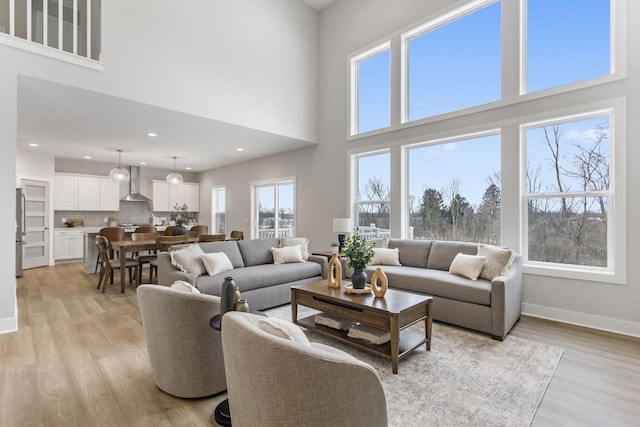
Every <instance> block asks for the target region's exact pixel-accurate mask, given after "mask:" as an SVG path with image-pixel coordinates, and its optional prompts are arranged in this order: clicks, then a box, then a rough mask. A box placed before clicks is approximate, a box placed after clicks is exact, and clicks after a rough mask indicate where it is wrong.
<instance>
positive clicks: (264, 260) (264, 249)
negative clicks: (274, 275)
mask: <svg viewBox="0 0 640 427" xmlns="http://www.w3.org/2000/svg"><path fill="white" fill-rule="evenodd" d="M237 243H238V248H239V249H240V253H241V254H242V259H243V260H244V265H245V267H251V266H254V265H260V264H273V256H272V255H271V248H277V247H279V246H280V239H252V240H238V242H237Z"/></svg>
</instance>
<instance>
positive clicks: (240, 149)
mask: <svg viewBox="0 0 640 427" xmlns="http://www.w3.org/2000/svg"><path fill="white" fill-rule="evenodd" d="M236 151H244V148H236Z"/></svg>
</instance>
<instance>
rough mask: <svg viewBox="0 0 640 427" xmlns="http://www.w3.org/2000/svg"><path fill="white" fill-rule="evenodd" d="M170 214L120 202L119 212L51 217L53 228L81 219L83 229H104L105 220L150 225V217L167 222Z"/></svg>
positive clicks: (61, 213)
mask: <svg viewBox="0 0 640 427" xmlns="http://www.w3.org/2000/svg"><path fill="white" fill-rule="evenodd" d="M170 213H171V212H152V210H151V203H145V202H123V201H121V202H120V211H119V212H106V211H100V212H96V211H55V212H54V216H53V221H54V227H55V228H60V227H66V224H64V223H63V222H62V218H66V219H67V220H70V219H81V220H83V221H84V226H85V227H105V226H107V225H108V223H106V222H105V221H104V219H105V218H109V217H115V218H117V219H116V222H117V223H118V224H151V219H152V216H153V215H155V216H157V217H166V218H167V221H168V220H169V214H170ZM191 215H193V216H194V218H193V220H194V222H195V223H197V221H198V214H197V213H195V212H194V213H192V214H191Z"/></svg>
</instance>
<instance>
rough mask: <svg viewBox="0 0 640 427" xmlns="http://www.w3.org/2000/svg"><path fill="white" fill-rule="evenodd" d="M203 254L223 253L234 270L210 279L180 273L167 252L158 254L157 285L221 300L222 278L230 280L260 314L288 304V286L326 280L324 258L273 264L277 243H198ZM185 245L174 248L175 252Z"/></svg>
mask: <svg viewBox="0 0 640 427" xmlns="http://www.w3.org/2000/svg"><path fill="white" fill-rule="evenodd" d="M197 245H199V246H200V248H202V250H203V252H205V253H213V252H224V253H225V254H226V255H227V257H228V258H229V260H230V261H231V264H232V265H233V270H231V271H226V272H222V273H219V274H215V275H213V276H209V275H208V274H206V273H205V274H202V275H195V274H190V273H186V272H183V271H180V270H179V269H178V268H176V267H174V266H173V265H172V264H171V258H170V255H169V253H168V252H161V253H159V254H158V284H160V285H164V286H171V285H172V284H173V283H174V282H175V281H176V280H183V281H185V282H188V283H190V284H191V285H193V286H195V287H196V288H198V290H199V291H200V292H202V293H205V294H210V295H216V296H220V290H221V286H222V283H223V282H224V278H225V277H228V276H231V277H233V279H234V281H235V283H236V286H238V287H239V288H240V292H241V294H242V297H243V298H246V299H247V301H248V303H249V307H250V309H251V310H263V309H266V308H271V307H276V306H278V305H282V304H287V303H290V302H291V286H296V285H302V284H305V283H311V282H315V281H318V280H322V279H323V278H326V271H327V258H326V257H323V256H316V255H309V256H308V260H307V261H306V262H294V263H285V264H274V262H273V256H272V254H271V248H274V247H275V248H278V247H279V246H280V240H279V239H260V240H238V241H224V242H206V243H204V242H203V243H197ZM185 246H186V245H175V246H172V247H171V248H170V250H178V249H181V248H184V247H185Z"/></svg>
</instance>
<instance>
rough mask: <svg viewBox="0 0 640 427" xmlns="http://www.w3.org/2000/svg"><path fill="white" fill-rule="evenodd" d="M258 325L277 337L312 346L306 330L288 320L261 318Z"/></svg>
mask: <svg viewBox="0 0 640 427" xmlns="http://www.w3.org/2000/svg"><path fill="white" fill-rule="evenodd" d="M258 326H259V327H260V329H262V330H263V331H265V332H267V333H269V334H271V335H275V336H276V337H280V338H284V339H286V340H289V341H293V342H296V343H298V344H302V345H306V346H309V347H311V343H310V342H309V340H308V339H307V336H306V335H305V334H304V332H302V329H300V328H299V327H298V326H296V325H294V324H293V323H291V322H288V321H286V320H282V319H274V318H272V317H268V318H266V319H260V320H259V321H258Z"/></svg>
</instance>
